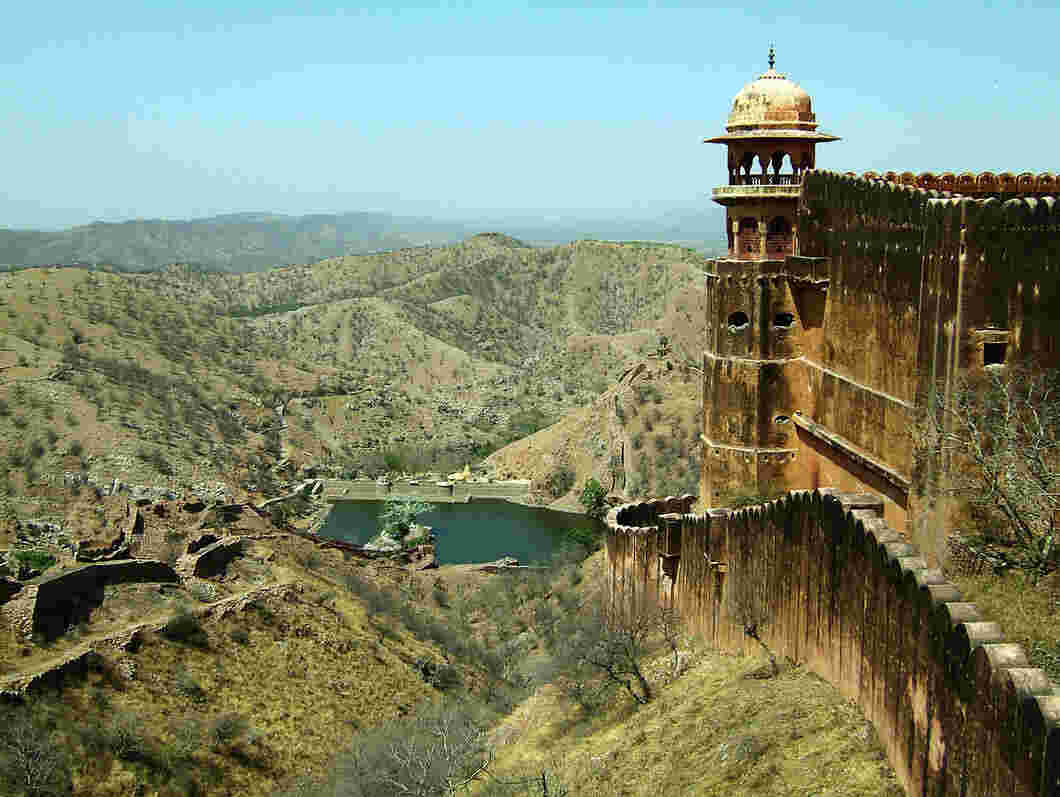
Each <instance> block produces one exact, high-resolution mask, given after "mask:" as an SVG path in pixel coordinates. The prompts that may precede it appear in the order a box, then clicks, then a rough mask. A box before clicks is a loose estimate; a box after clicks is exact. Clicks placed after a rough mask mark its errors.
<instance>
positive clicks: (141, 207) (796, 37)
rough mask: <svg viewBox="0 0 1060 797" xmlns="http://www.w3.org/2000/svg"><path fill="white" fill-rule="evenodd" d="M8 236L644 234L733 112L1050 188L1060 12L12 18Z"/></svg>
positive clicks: (6, 128)
mask: <svg viewBox="0 0 1060 797" xmlns="http://www.w3.org/2000/svg"><path fill="white" fill-rule="evenodd" d="M4 17H5V19H4V24H3V26H2V27H0V152H2V153H3V155H4V157H3V158H2V159H0V227H14V228H30V227H34V228H50V229H54V228H59V227H64V226H69V225H74V224H84V223H89V222H91V221H95V220H105V221H117V220H123V219H131V218H171V219H181V218H196V217H203V216H209V215H214V214H219V213H232V212H242V211H271V212H276V213H288V214H303V213H339V212H346V211H358V210H384V211H389V212H393V213H397V214H400V215H422V216H434V217H439V218H467V217H474V216H483V215H485V216H491V217H498V218H499V217H503V216H506V215H519V216H525V217H529V218H535V217H539V218H545V219H547V218H550V217H554V216H564V215H567V216H581V217H587V218H589V217H594V216H597V217H599V216H623V215H625V216H650V215H652V214H656V213H661V212H663V211H664V210H667V209H672V208H686V209H687V208H695V207H701V206H703V203H706V204H708V205H709V193H710V189H711V187H712V186H714V185H717V184H721V183H723V182H725V180H726V179H727V177H726V171H725V159H724V158H725V156H724V148H723V147H721V146H718V145H710V144H704V143H702V140H703V139H704V138H706V137H709V136H712V135H717V134H718V133H721V132H723V128H724V123H725V118H726V116H727V114H728V110H729V107H730V105H731V102H732V97H733V95H734V94H736V92H737V91H739V89H740V88H741V87H742V86H743V85H744V84H746V83H747V82H749V81H750V80H753V79H754V78H755V77H756V76H757V75H758V74H760V73H761V72H763V71H764V70H765V69H766V67H767V64H766V57H767V50H768V47H769V44H770V43H775V45H776V51H777V68H778V70H780V71H782V72H785V73H787V74H788V76H789V77H790V78H792V79H793V80H795V81H796V82H798V83H799V84H800V85H801V86H802V87H803V88H804V89H806V90H807V91H808V92H809V93H810V94H811V95H812V97H813V104H814V111H815V113H816V114H817V120H818V122H819V123H820V128H819V129H821V130H823V131H826V132H830V133H834V134H836V135H839V136H842V138H843V140H842V141H839V142H836V143H832V144H826V145H823V146H822V147H821V148H820V150H819V151H818V155H817V164H818V167H820V168H831V169H837V170H841V171H846V170H853V171H858V172H861V171H865V170H868V169H872V170H875V171H887V170H891V169H893V170H895V171H904V170H910V171H914V172H920V171H926V170H932V171H946V170H950V171H964V170H970V171H983V170H992V171H1006V170H1007V171H1012V172H1016V173H1018V172H1021V171H1033V172H1041V171H1058V170H1060V156H1058V155H1057V152H1056V148H1055V142H1056V140H1057V138H1058V137H1060V102H1058V98H1060V91H1058V89H1060V59H1057V58H1056V49H1057V38H1056V31H1057V30H1058V29H1060V24H1058V23H1060V11H1058V9H1057V8H1056V6H1055V5H1047V4H1035V3H1017V2H1004V3H994V4H976V3H973V2H967V1H965V2H949V0H941V1H939V2H932V3H923V2H918V3H913V4H902V3H895V2H887V3H864V4H863V3H852V2H849V1H848V0H845V1H844V2H837V3H831V2H820V1H818V0H815V1H814V2H803V3H800V4H797V5H796V4H774V3H769V2H758V3H755V4H753V8H725V7H704V6H702V5H697V6H691V5H683V4H660V5H655V6H650V7H649V6H644V5H635V6H634V5H631V6H616V5H615V4H614V3H611V4H608V5H606V6H605V5H599V6H584V7H577V8H575V7H569V6H553V5H549V4H543V5H535V6H533V7H528V6H515V5H510V4H504V3H486V4H477V5H470V4H464V5H459V6H457V5H451V6H436V5H407V6H406V5H398V6H388V7H386V8H380V7H371V6H365V7H357V6H344V7H341V8H339V7H336V6H334V5H321V4H317V3H314V2H312V0H300V1H299V2H285V1H281V0H257V2H253V3H250V2H234V1H230V2H225V0H209V2H203V1H201V0H183V1H182V2H180V3H167V2H160V1H159V0H152V1H151V2H147V3H145V2H143V0H137V1H136V2H110V1H108V0H99V2H95V3H85V2H83V0H79V1H78V2H53V3H18V4H13V5H12V6H10V7H9V8H8V10H7V11H6V12H5V13H4Z"/></svg>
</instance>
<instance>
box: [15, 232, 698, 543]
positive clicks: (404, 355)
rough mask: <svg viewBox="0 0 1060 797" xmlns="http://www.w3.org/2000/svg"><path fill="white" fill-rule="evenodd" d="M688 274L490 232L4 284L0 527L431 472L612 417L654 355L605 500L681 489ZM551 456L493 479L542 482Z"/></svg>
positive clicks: (694, 296)
mask: <svg viewBox="0 0 1060 797" xmlns="http://www.w3.org/2000/svg"><path fill="white" fill-rule="evenodd" d="M702 267H703V260H702V258H701V256H699V255H697V254H696V253H694V252H692V251H690V250H687V249H681V248H679V247H673V246H663V245H654V244H614V243H605V242H594V241H582V242H579V243H576V244H568V245H564V246H558V247H552V248H547V249H538V248H531V247H527V246H524V245H522V244H520V242H518V241H516V240H514V239H512V238H509V237H507V236H502V235H497V234H490V235H479V236H475V237H473V238H470V239H468V240H467V241H464V242H463V243H461V244H458V245H454V246H449V247H442V248H426V247H420V248H414V249H407V250H401V251H399V252H394V253H389V254H385V255H379V254H377V255H365V256H358V257H343V258H335V259H329V260H324V261H320V262H319V263H316V264H314V265H312V266H295V267H289V268H284V269H275V270H272V271H268V272H263V273H260V274H247V275H222V274H216V273H204V272H202V271H200V270H197V269H194V268H190V267H170V268H168V269H165V270H163V271H160V272H156V273H152V274H139V275H127V274H117V273H107V272H99V271H86V270H81V269H24V270H20V271H16V272H10V273H7V274H4V275H3V276H0V288H2V291H3V304H2V306H0V442H2V443H3V444H4V446H5V449H6V451H7V456H6V460H7V461H6V464H7V468H6V470H5V471H4V474H3V477H2V478H0V511H2V514H3V517H5V518H7V520H5V521H4V527H5V528H6V529H7V533H8V534H10V533H11V529H12V528H13V526H12V525H11V524H12V523H14V521H15V520H16V519H26V518H42V517H46V518H50V519H53V520H56V521H59V520H61V519H62V518H64V517H65V515H66V513H67V508H68V505H69V504H70V503H71V500H72V498H74V496H73V494H72V493H71V485H72V484H74V483H75V482H76V483H77V484H83V485H107V486H109V485H111V483H112V482H113V480H114V479H118V480H119V481H120V482H122V483H125V484H130V485H144V486H152V487H155V488H158V489H163V490H174V491H176V492H181V491H185V490H189V489H192V488H194V489H197V490H202V489H205V486H206V485H215V486H216V485H223V489H224V490H226V491H227V493H228V494H229V495H230V496H231V497H232V498H233V499H240V498H241V496H244V495H246V494H248V493H252V494H255V495H260V496H262V497H268V496H269V495H272V494H274V492H271V491H275V490H276V489H278V487H277V485H278V484H280V483H282V482H283V481H284V480H289V479H290V478H292V477H294V476H296V475H297V473H298V471H299V469H300V468H303V467H305V468H308V469H316V470H317V471H319V472H330V473H334V474H336V475H339V474H345V475H352V474H354V473H359V474H368V475H375V474H378V473H382V472H386V471H387V470H398V471H402V470H404V471H409V472H422V471H434V472H439V473H445V472H449V471H450V470H454V469H456V468H459V467H463V466H464V465H465V464H467V463H472V464H474V463H475V462H478V461H479V460H481V459H482V458H483V457H484V456H485V455H486V454H488V453H490V452H491V451H493V450H495V449H497V448H499V447H501V446H503V445H505V444H507V443H509V442H511V441H513V440H519V439H522V438H525V437H526V436H527V435H530V434H532V433H534V432H536V431H538V430H540V429H543V428H545V427H548V426H550V425H551V424H553V423H555V422H557V421H559V420H560V419H562V418H564V416H566V415H567V414H568V413H570V412H571V411H573V410H579V411H581V415H577V416H574V417H583V416H585V415H586V413H588V414H589V415H592V414H593V413H594V412H596V410H594V409H593V408H597V409H599V408H601V407H604V405H603V404H601V403H600V400H599V399H600V397H601V396H607V397H609V398H608V399H607V400H608V401H610V402H611V404H609V405H608V406H607V407H605V408H604V409H605V410H606V412H605V415H607V416H608V417H610V415H613V413H614V411H613V399H614V395H615V393H614V391H615V390H617V389H619V388H618V387H616V386H617V385H618V383H619V379H620V377H622V375H623V374H627V373H628V372H630V369H631V368H634V367H636V366H637V365H638V363H641V362H644V361H645V358H650V357H655V358H656V359H655V360H651V362H652V363H654V365H653V366H652V368H651V369H649V370H650V371H651V373H656V372H657V373H658V376H657V379H658V384H660V385H664V386H666V387H665V389H663V390H662V393H663V394H664V399H663V403H656V400H655V398H654V394H651V395H650V396H649V397H648V398H642V399H633V404H630V407H629V410H630V411H629V414H630V415H636V414H637V412H638V411H639V410H638V408H639V406H640V404H639V403H638V402H640V403H644V402H647V403H648V404H650V406H647V407H646V410H647V411H646V413H644V414H643V415H640V416H638V418H639V419H638V420H636V421H634V422H633V424H632V426H630V427H629V428H628V429H627V430H626V431H625V432H623V435H624V436H623V438H622V445H623V446H624V450H625V451H626V452H627V455H626V468H625V470H626V474H625V479H624V481H623V484H624V485H625V487H623V486H622V485H620V484H618V483H617V482H616V485H615V486H616V489H626V490H627V492H628V493H629V494H633V493H635V492H636V491H637V490H645V491H646V490H649V489H652V490H654V489H657V487H659V486H660V485H661V484H662V483H663V482H665V481H668V480H669V481H674V480H676V481H677V482H681V483H682V484H689V485H690V484H691V483H692V482H693V479H692V477H691V476H690V475H689V474H691V473H692V472H694V462H684V461H683V457H684V455H685V454H688V455H690V456H693V455H694V450H693V449H692V448H691V447H689V441H691V440H692V439H694V437H693V436H692V431H691V429H692V415H693V414H694V395H695V393H696V390H697V387H696V385H697V379H698V378H697V377H696V376H695V370H694V369H695V367H696V354H695V353H696V352H697V351H698V349H699V343H698V340H697V332H696V320H697V319H699V318H701V316H702V308H701V306H700V304H701V277H700V274H701V273H702V272H701V269H702ZM660 353H662V356H661V357H660ZM667 363H669V369H667V365H666V364H667ZM645 373H646V372H644V371H643V369H642V370H641V371H639V372H638V376H637V379H638V380H639V382H643V381H644V380H646V379H647V378H648V377H647V376H646V375H645ZM628 381H629V380H628V379H627V382H626V383H624V386H623V387H622V388H621V389H622V390H627V389H632V388H631V387H630V385H629V383H628ZM637 390H638V391H639V390H642V388H640V387H638V388H637ZM671 393H672V394H673V403H672V405H671V404H668V403H665V402H668V401H670V394H671ZM631 395H632V394H631ZM638 395H639V393H638ZM648 395H649V394H645V396H648ZM608 414H609V415H608ZM678 416H680V418H678ZM590 425H591V424H590ZM657 426H668V428H672V429H673V430H674V435H675V437H673V438H671V437H668V436H664V435H661V434H659V430H657V429H656V427H657ZM678 430H680V431H678ZM638 433H639V434H638ZM652 435H654V436H652ZM681 435H683V438H684V444H683V446H684V447H682V446H681V445H679V444H678V442H676V440H677V437H679V436H681ZM615 439H616V440H617V439H618V438H617V437H616V438H615ZM637 446H640V448H639V449H638V448H637ZM634 452H640V453H634ZM615 453H616V451H612V450H609V451H608V452H607V457H608V459H607V461H609V458H610V457H611V456H612V455H613V454H615ZM579 456H580V455H579ZM545 459H547V458H538V459H537V460H534V461H532V460H533V458H531V459H527V460H526V461H525V462H522V463H516V462H515V461H514V460H513V461H512V462H508V463H506V464H503V465H502V464H500V463H501V462H502V461H501V460H497V463H496V467H500V468H501V469H507V470H513V466H514V465H517V466H518V467H516V468H514V469H515V470H517V471H518V473H517V474H516V475H522V474H523V473H524V472H525V474H527V475H531V476H532V477H534V478H535V479H542V480H547V477H548V475H549V474H548V473H546V472H544V471H542V469H541V467H540V465H541V462H543V461H545ZM576 459H577V457H576ZM594 459H599V457H598V456H595V455H594ZM656 459H660V460H665V461H666V465H665V467H664V471H665V470H666V469H667V468H668V469H669V472H668V473H665V474H664V475H661V476H660V477H659V478H656V477H655V476H653V475H652V474H654V473H655V465H654V462H655V460H656ZM489 467H494V463H490V464H489V465H488V466H487V468H489ZM496 467H494V470H496ZM596 467H597V466H596V465H594V468H596ZM578 468H581V466H580V465H579V466H578ZM593 472H595V473H601V471H600V470H598V469H597V470H594V471H593ZM586 473H588V470H587V471H586ZM576 475H577V477H578V479H579V480H580V479H581V478H582V475H583V474H582V473H581V470H577V474H576ZM660 479H661V481H660ZM72 480H73V481H72ZM601 480H602V481H603V479H601ZM543 484H544V482H543V481H542V485H543ZM542 485H539V487H540V486H542ZM631 488H632V489H631ZM211 489H214V488H213V487H211ZM547 492H548V491H547V490H546V491H544V492H540V494H541V496H542V500H546V501H552V500H554V499H555V498H557V497H560V496H559V495H554V496H549V495H548V494H547ZM568 500H569V499H568Z"/></svg>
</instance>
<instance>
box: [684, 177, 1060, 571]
mask: <svg viewBox="0 0 1060 797" xmlns="http://www.w3.org/2000/svg"><path fill="white" fill-rule="evenodd" d="M797 227H798V236H799V254H798V255H797V256H790V257H787V258H784V259H782V260H761V261H753V262H744V261H735V260H732V259H720V260H716V261H713V269H714V271H713V273H711V274H709V275H708V278H707V284H706V293H707V297H706V302H705V304H706V305H707V308H708V311H707V319H706V347H705V353H704V364H703V374H704V376H703V395H704V402H703V443H704V451H703V462H704V466H703V479H702V490H701V494H702V495H703V496H704V497H705V499H706V502H707V505H711V504H713V503H716V502H717V500H718V499H719V498H720V497H721V496H723V495H724V494H725V493H726V492H727V491H731V490H733V489H737V488H740V487H752V488H755V489H756V490H757V492H759V493H762V494H770V493H773V492H774V491H777V490H785V489H816V488H818V487H835V488H838V489H842V490H846V491H855V492H861V491H871V492H874V493H876V494H878V495H880V496H881V497H883V498H884V499H885V504H884V514H885V517H886V519H887V521H888V522H889V523H890V524H891V525H892V526H893V527H894V528H896V529H899V530H901V531H904V532H906V533H908V534H909V535H910V536H911V537H912V539H913V541H914V542H915V543H916V544H917V545H918V546H919V547H920V549H921V550H922V552H923V554H924V555H925V556H926V557H927V559H928V561H929V563H931V564H933V565H934V564H936V563H938V562H940V561H943V560H944V559H945V557H946V538H945V537H946V532H947V527H948V525H949V524H948V523H947V522H946V518H947V513H949V512H950V508H949V507H947V506H945V502H944V501H943V500H942V499H941V498H940V497H939V496H938V495H936V494H935V490H936V487H935V484H936V482H937V479H936V476H937V475H938V467H937V463H934V462H928V463H927V464H926V465H924V464H923V463H921V466H920V467H919V468H918V467H915V465H916V462H917V457H916V451H915V437H914V434H913V430H914V429H915V426H916V424H917V422H918V419H919V417H920V416H921V413H922V411H923V408H924V407H925V406H926V405H927V401H928V398H929V396H930V395H931V393H932V391H934V390H936V389H938V390H940V391H941V392H942V394H943V395H944V396H949V395H950V394H951V392H952V390H953V388H954V385H955V381H956V378H957V375H958V374H959V373H961V372H972V373H974V372H976V371H980V372H981V371H982V370H983V369H984V368H986V367H988V366H990V365H991V364H993V363H997V362H1004V363H1012V362H1016V361H1020V360H1028V359H1030V360H1033V361H1034V362H1035V363H1036V364H1038V365H1042V366H1046V367H1055V366H1057V365H1060V280H1058V279H1057V276H1058V275H1060V205H1058V203H1057V202H1056V200H1055V199H1054V198H1053V197H1038V198H1026V197H1021V198H1015V199H1009V200H1007V201H1000V200H998V199H996V198H988V199H972V198H968V197H963V196H953V195H951V194H948V193H943V192H941V191H937V190H927V189H924V188H919V187H916V186H915V185H898V184H896V183H893V182H886V181H882V180H874V179H863V178H857V177H853V176H845V175H839V174H834V173H830V172H816V171H815V172H808V173H807V174H806V175H805V176H804V178H803V185H802V193H801V197H800V200H799V211H798V221H797ZM741 314H742V315H741ZM734 319H738V320H740V321H742V322H743V323H733V321H734Z"/></svg>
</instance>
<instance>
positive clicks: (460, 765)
mask: <svg viewBox="0 0 1060 797" xmlns="http://www.w3.org/2000/svg"><path fill="white" fill-rule="evenodd" d="M487 732H488V725H487V723H486V722H485V721H484V720H483V719H481V718H479V717H478V716H477V715H476V714H475V712H473V711H471V710H470V709H468V708H467V707H464V706H454V705H448V706H444V707H441V708H438V709H435V710H433V711H432V710H429V709H428V710H427V711H425V712H424V713H423V714H421V715H420V716H418V717H416V718H414V719H407V720H398V721H396V722H393V723H390V724H389V725H387V726H385V727H384V728H381V729H377V730H374V731H369V732H365V733H363V734H360V735H359V736H358V737H357V738H356V739H355V740H354V744H353V746H352V748H351V749H350V751H349V752H348V753H346V754H345V755H343V756H341V757H340V758H339V760H338V762H337V764H336V765H335V767H334V768H333V774H332V777H331V780H330V782H329V783H328V784H327V786H326V787H325V789H324V790H323V791H322V792H320V793H321V794H328V795H330V794H335V795H340V794H341V795H347V796H348V797H384V796H385V797H395V796H396V795H407V796H408V797H450V796H451V795H454V794H456V793H457V792H458V791H461V790H463V789H465V788H466V787H467V786H468V785H469V784H471V783H472V782H474V781H476V780H480V779H482V777H483V776H484V775H485V773H486V771H487V769H488V768H489V766H490V764H491V763H492V762H493V751H492V749H491V747H490V745H489V743H488V739H487Z"/></svg>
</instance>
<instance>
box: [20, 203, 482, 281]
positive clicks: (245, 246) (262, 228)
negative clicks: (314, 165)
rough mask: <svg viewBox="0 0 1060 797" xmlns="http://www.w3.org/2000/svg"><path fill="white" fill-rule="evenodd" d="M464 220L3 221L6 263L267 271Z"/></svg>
mask: <svg viewBox="0 0 1060 797" xmlns="http://www.w3.org/2000/svg"><path fill="white" fill-rule="evenodd" d="M466 234H467V230H466V228H465V227H464V226H463V225H462V224H459V223H448V224H447V223H440V222H434V221H431V220H430V219H417V218H402V217H395V216H392V215H390V214H389V213H345V214H339V215H312V216H283V215H280V214H271V213H240V214H232V215H227V216H215V217H211V218H206V219H192V220H188V221H169V220H163V219H138V220H136V221H126V222H116V223H115V222H96V223H93V224H88V225H85V226H82V227H73V228H71V229H69V230H63V231H61V232H38V231H33V230H26V231H23V230H4V229H0V265H4V264H6V265H12V266H20V267H22V266H45V265H51V264H60V263H62V264H71V263H83V264H90V265H95V264H108V265H112V266H115V267H118V268H121V269H125V270H134V271H140V270H148V271H151V270H156V269H159V268H163V267H165V266H167V265H169V264H171V263H194V264H196V265H198V266H200V267H204V268H207V269H213V270H222V271H231V272H245V271H261V270H265V269H270V268H273V267H275V266H277V265H279V264H284V263H306V262H313V261H316V260H320V259H322V258H325V257H332V256H335V255H344V254H348V253H351V252H372V251H376V250H380V249H398V248H401V247H405V246H410V245H415V244H417V243H421V242H423V241H428V240H430V241H455V240H459V239H460V238H462V237H463V236H464V235H466Z"/></svg>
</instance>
